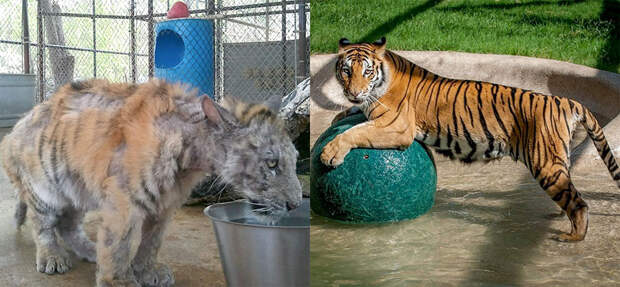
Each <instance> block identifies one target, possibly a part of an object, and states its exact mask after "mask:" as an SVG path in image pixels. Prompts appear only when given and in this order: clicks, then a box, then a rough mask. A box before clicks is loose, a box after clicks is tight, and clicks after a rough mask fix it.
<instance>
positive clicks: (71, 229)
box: [57, 208, 96, 263]
mask: <svg viewBox="0 0 620 287" xmlns="http://www.w3.org/2000/svg"><path fill="white" fill-rule="evenodd" d="M83 218H84V212H83V211H78V210H75V209H74V208H66V209H65V211H64V212H63V213H62V215H61V217H60V219H59V222H58V227H57V229H58V234H59V235H60V236H61V237H62V239H63V241H64V242H65V244H66V245H67V247H69V248H71V249H72V250H73V253H75V255H77V257H79V258H81V259H83V260H86V261H88V262H91V263H94V262H95V259H96V250H95V243H93V242H92V241H91V240H90V239H89V238H88V236H86V233H84V230H83V229H82V219H83Z"/></svg>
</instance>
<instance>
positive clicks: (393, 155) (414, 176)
mask: <svg viewBox="0 0 620 287" xmlns="http://www.w3.org/2000/svg"><path fill="white" fill-rule="evenodd" d="M364 121H366V118H365V117H364V115H363V114H354V115H352V116H349V117H346V118H344V119H342V120H340V121H338V122H337V123H336V124H334V125H332V126H331V127H330V128H328V129H327V130H326V131H325V132H324V133H323V134H322V135H321V136H320V137H319V139H318V140H317V141H316V143H315V145H314V147H313V149H312V159H311V184H310V188H311V191H310V198H311V201H310V202H311V207H312V211H313V212H315V213H316V214H318V215H321V216H325V217H329V218H332V219H336V220H340V221H346V222H359V223H362V222H364V223H368V222H390V221H400V220H405V219H411V218H415V217H418V216H420V215H422V214H424V213H426V212H427V211H428V210H430V208H431V207H432V206H433V203H434V201H435V191H436V189H437V171H436V169H435V162H434V160H433V156H432V154H431V153H430V152H429V151H428V149H427V148H426V147H425V146H424V145H422V144H420V143H418V142H417V141H414V142H413V144H411V145H410V146H409V148H407V149H406V150H399V149H365V148H359V149H352V150H351V151H350V152H349V154H347V156H346V157H345V159H344V162H343V163H342V164H341V165H339V166H338V167H336V168H333V167H329V166H325V165H324V164H323V163H322V162H321V160H320V155H321V151H322V150H323V147H324V146H325V145H326V144H327V143H329V142H330V141H331V140H332V139H333V138H334V137H336V136H337V135H338V134H341V133H343V132H345V131H346V130H348V129H349V128H351V127H353V126H355V125H357V124H359V123H362V122H364Z"/></svg>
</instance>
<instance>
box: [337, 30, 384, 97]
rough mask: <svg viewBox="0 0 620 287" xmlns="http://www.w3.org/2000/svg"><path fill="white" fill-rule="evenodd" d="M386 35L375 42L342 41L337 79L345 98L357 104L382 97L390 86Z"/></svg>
mask: <svg viewBox="0 0 620 287" xmlns="http://www.w3.org/2000/svg"><path fill="white" fill-rule="evenodd" d="M385 43H386V41H385V37H382V38H381V39H379V40H377V41H376V42H374V43H356V44H352V43H351V42H349V40H347V39H346V38H342V39H340V41H339V42H338V61H337V62H336V78H337V79H338V82H339V83H340V85H342V88H343V90H344V95H345V97H346V98H347V99H348V100H349V101H350V102H351V103H353V104H354V105H356V106H364V105H368V104H370V103H372V102H374V101H376V100H378V99H379V98H380V97H381V96H383V94H384V93H385V90H386V88H387V86H388V85H387V83H386V79H387V72H388V71H387V65H384V64H383V61H384V59H383V57H384V54H385Z"/></svg>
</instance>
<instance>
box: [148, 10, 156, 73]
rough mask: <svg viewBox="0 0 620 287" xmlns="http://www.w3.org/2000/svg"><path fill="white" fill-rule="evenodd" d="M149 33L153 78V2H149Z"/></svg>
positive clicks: (150, 70)
mask: <svg viewBox="0 0 620 287" xmlns="http://www.w3.org/2000/svg"><path fill="white" fill-rule="evenodd" d="M148 1H149V2H148V18H147V19H148V21H149V23H148V25H149V27H148V30H149V31H148V33H149V38H148V39H149V43H148V45H149V78H152V77H153V66H154V61H155V56H154V54H155V53H154V51H153V49H154V47H153V45H154V43H155V39H154V37H155V27H154V25H153V0H148Z"/></svg>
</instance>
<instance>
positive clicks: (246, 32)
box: [0, 0, 309, 102]
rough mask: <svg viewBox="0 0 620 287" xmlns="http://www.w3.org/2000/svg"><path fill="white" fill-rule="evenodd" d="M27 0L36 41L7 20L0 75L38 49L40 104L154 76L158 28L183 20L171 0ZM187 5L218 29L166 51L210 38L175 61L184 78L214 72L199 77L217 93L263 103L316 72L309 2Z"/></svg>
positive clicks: (17, 69)
mask: <svg viewBox="0 0 620 287" xmlns="http://www.w3.org/2000/svg"><path fill="white" fill-rule="evenodd" d="M26 3H27V4H28V5H27V6H28V9H27V11H26V12H27V15H28V17H27V19H28V20H29V23H28V25H27V26H28V28H29V29H28V31H29V32H30V33H29V34H30V35H29V38H28V39H25V40H24V38H23V36H24V34H23V33H22V30H23V29H22V18H21V17H6V18H5V20H4V21H3V23H2V24H3V25H2V26H1V27H0V73H3V72H4V73H22V72H23V71H24V68H25V66H26V65H24V62H23V55H24V53H23V52H24V49H27V50H28V51H30V54H29V60H28V63H29V64H30V65H28V66H30V68H31V70H30V72H31V73H37V74H38V75H39V83H38V86H39V100H43V99H44V98H47V97H48V96H49V95H51V94H52V93H53V92H54V91H55V90H56V89H57V88H58V87H59V86H60V85H62V84H64V83H66V82H69V81H72V80H80V79H88V78H93V77H97V78H105V79H108V80H110V81H114V82H144V81H146V80H148V79H149V78H150V77H153V76H156V72H157V69H158V68H157V65H158V64H159V63H156V60H157V58H158V55H156V54H157V53H156V50H157V27H158V26H160V25H163V24H164V23H166V22H171V21H177V20H168V19H166V13H167V11H168V10H169V9H170V7H172V5H173V1H169V0H125V1H103V0H81V1H78V0H39V1H36V0H28V1H26ZM186 4H187V6H188V7H189V12H190V19H192V20H196V19H200V20H201V21H207V22H209V23H210V29H207V30H204V31H202V30H201V31H194V32H193V33H197V34H195V35H189V36H188V37H184V38H183V39H182V40H183V43H182V44H183V45H184V47H183V48H182V49H179V50H180V51H181V52H179V51H176V52H175V51H173V50H170V48H171V47H165V49H161V50H160V53H161V54H162V55H163V56H170V55H169V54H171V53H185V52H188V51H190V52H191V51H192V50H191V49H190V48H192V47H194V48H195V47H197V46H205V43H207V42H208V45H207V46H208V47H209V48H208V49H207V48H201V49H203V50H204V49H206V50H204V51H206V52H204V53H202V52H201V50H200V49H198V50H196V51H194V52H196V54H195V55H194V57H187V56H188V55H187V54H183V55H181V56H180V59H181V61H179V62H178V63H177V64H178V65H179V66H178V67H177V66H176V65H173V66H171V67H176V68H177V71H176V73H177V77H176V78H177V79H181V80H187V79H191V78H196V79H198V78H200V77H206V78H207V79H201V80H202V82H208V83H210V84H209V85H210V89H209V91H212V92H211V93H213V95H214V96H215V97H220V96H222V95H228V96H233V97H240V98H243V99H246V100H251V101H254V102H259V101H264V100H266V99H268V98H270V97H272V96H279V97H282V96H284V95H286V94H288V93H290V92H291V91H294V90H295V86H296V84H297V83H298V82H300V81H302V80H303V79H305V78H307V77H308V72H307V71H308V68H307V66H308V57H309V53H308V51H309V50H308V45H307V43H308V37H309V21H307V20H306V19H307V17H308V15H309V7H308V5H309V4H308V3H306V2H305V1H300V0H297V1H275V0H215V1H208V0H193V1H192V0H188V1H186ZM21 9H22V5H21V1H0V11H2V12H4V14H5V15H16V16H17V15H21ZM186 22H187V23H191V21H186ZM188 25H191V24H188ZM181 26H182V25H181ZM39 37H41V38H42V40H43V41H41V43H39V41H38V38H39ZM39 45H40V46H41V49H42V51H43V53H42V54H39V53H38V50H39ZM26 47H27V48H26ZM209 49H210V50H209ZM207 50H209V51H207ZM188 53H189V52H188ZM203 60H204V61H203ZM183 61H185V62H183ZM169 64H170V65H172V64H174V63H169ZM181 64H184V65H181ZM39 65H41V66H42V68H43V69H38V66H39ZM181 66H182V68H179V67H181ZM205 71H206V72H205ZM189 82H190V83H194V84H195V85H197V88H199V89H201V84H200V83H198V84H196V83H197V82H200V81H197V82H196V81H195V82H192V81H189ZM201 91H202V89H201Z"/></svg>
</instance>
